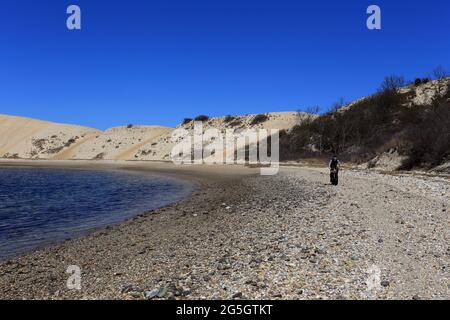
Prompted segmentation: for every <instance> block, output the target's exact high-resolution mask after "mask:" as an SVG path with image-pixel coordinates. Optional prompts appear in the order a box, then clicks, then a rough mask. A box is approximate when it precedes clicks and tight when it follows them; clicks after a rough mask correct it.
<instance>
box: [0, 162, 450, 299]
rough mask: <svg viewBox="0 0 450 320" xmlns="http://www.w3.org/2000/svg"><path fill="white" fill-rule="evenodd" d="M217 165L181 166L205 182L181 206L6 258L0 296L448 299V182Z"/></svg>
mask: <svg viewBox="0 0 450 320" xmlns="http://www.w3.org/2000/svg"><path fill="white" fill-rule="evenodd" d="M138 169H139V170H151V166H149V167H148V168H146V167H145V166H143V167H141V168H138ZM159 170H160V171H164V170H165V171H167V173H170V172H171V169H170V168H167V169H164V170H162V169H161V168H159ZM214 170H215V171H214V172H215V173H214V174H213V169H208V170H207V171H208V172H203V173H201V172H202V168H201V167H196V168H190V169H186V170H185V171H183V170H179V172H172V173H171V174H172V175H177V174H178V175H179V176H180V177H182V178H183V179H188V180H192V181H193V182H194V183H197V184H198V186H199V187H198V189H197V191H195V193H194V194H193V195H192V196H191V197H189V198H188V199H186V200H183V201H182V202H179V203H177V204H173V205H170V206H167V207H164V208H162V209H159V210H157V211H153V212H148V213H145V214H143V215H140V216H138V217H135V218H133V219H131V220H129V221H127V222H125V223H122V224H120V225H116V226H112V227H108V228H106V229H102V230H99V231H97V232H95V233H93V234H91V235H88V236H86V237H82V238H79V239H74V240H69V241H67V242H65V243H63V244H60V245H56V246H52V247H47V248H44V249H41V250H38V251H36V252H34V253H31V254H27V255H25V256H22V257H19V258H16V259H13V260H11V261H8V262H3V263H0V298H2V299H23V298H31V299H449V298H450V270H449V268H450V247H449V243H450V233H449V230H450V228H449V227H450V224H449V221H450V220H449V208H450V200H449V198H450V197H449V196H448V195H449V190H450V189H449V186H450V182H449V180H448V179H445V178H442V179H431V178H429V179H428V178H423V177H413V176H408V177H404V178H402V177H399V176H394V175H385V174H376V173H367V172H364V171H345V170H344V171H343V172H342V173H341V179H340V182H341V184H340V186H338V187H334V186H331V185H330V184H329V181H328V179H329V177H328V174H327V172H326V171H325V170H319V169H309V168H282V169H281V170H280V173H279V174H278V175H276V176H269V177H263V176H260V175H258V170H256V169H245V170H244V169H240V170H234V169H232V168H225V167H221V168H217V169H214ZM70 265H76V266H79V267H80V268H81V270H82V277H81V290H69V289H68V288H67V286H66V282H67V279H68V278H69V276H70V274H67V273H66V270H67V267H68V266H70Z"/></svg>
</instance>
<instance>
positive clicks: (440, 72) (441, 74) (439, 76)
mask: <svg viewBox="0 0 450 320" xmlns="http://www.w3.org/2000/svg"><path fill="white" fill-rule="evenodd" d="M433 76H434V78H435V79H436V80H437V82H438V83H437V85H436V95H437V99H438V100H439V99H440V98H442V96H443V95H444V94H445V92H444V91H445V83H444V81H442V80H444V79H445V78H447V77H448V76H449V73H448V72H447V71H446V70H445V69H444V68H443V67H442V66H438V67H437V68H435V69H434V70H433Z"/></svg>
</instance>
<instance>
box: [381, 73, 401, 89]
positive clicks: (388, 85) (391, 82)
mask: <svg viewBox="0 0 450 320" xmlns="http://www.w3.org/2000/svg"><path fill="white" fill-rule="evenodd" d="M405 84H406V82H405V78H403V77H400V76H396V75H391V76H388V77H385V78H384V80H383V82H382V83H381V86H380V89H379V91H380V92H394V93H398V91H399V89H400V88H401V87H404V86H405Z"/></svg>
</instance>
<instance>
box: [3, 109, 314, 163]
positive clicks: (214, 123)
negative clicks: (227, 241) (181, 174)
mask: <svg viewBox="0 0 450 320" xmlns="http://www.w3.org/2000/svg"><path fill="white" fill-rule="evenodd" d="M306 116H307V115H306V114H304V113H298V112H274V113H267V114H264V116H261V115H259V121H255V119H257V117H258V115H246V116H228V117H217V118H210V119H209V120H207V121H205V122H203V130H207V129H210V128H216V129H218V130H221V131H224V130H226V129H234V130H242V129H249V128H264V129H279V130H289V129H291V128H292V127H293V126H295V125H296V124H298V123H300V122H301V121H303V119H304V118H305V117H306ZM193 124H194V123H193V122H190V123H186V124H183V125H179V126H178V128H183V129H186V130H188V131H191V132H192V130H193ZM174 130H175V129H174V128H169V127H162V126H127V127H125V126H122V127H114V128H111V129H108V130H106V131H104V132H103V131H99V130H97V129H92V128H87V127H82V126H75V125H66V124H58V123H52V122H48V121H41V120H34V119H29V118H22V117H15V116H6V115H0V158H21V159H55V160H70V159H77V160H81V159H83V160H90V159H98V160H100V159H104V160H170V152H171V150H172V148H173V146H174V145H175V142H173V141H172V133H173V131H174Z"/></svg>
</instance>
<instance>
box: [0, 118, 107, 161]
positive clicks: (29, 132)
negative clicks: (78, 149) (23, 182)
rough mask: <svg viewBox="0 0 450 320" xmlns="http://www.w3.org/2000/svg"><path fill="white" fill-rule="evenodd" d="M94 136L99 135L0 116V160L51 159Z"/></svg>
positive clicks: (92, 132) (43, 122)
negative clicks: (2, 158) (0, 158)
mask: <svg viewBox="0 0 450 320" xmlns="http://www.w3.org/2000/svg"><path fill="white" fill-rule="evenodd" d="M96 133H100V131H98V130H96V129H92V128H87V127H82V126H76V125H67V124H59V123H53V122H48V121H41V120H34V119H29V118H22V117H15V116H6V115H0V157H4V158H24V159H36V158H39V159H52V158H55V157H56V156H57V155H58V154H59V153H61V152H64V151H67V150H69V149H70V148H71V147H73V146H74V145H76V144H79V143H80V141H84V140H85V139H87V138H88V137H90V136H92V135H94V134H96Z"/></svg>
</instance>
